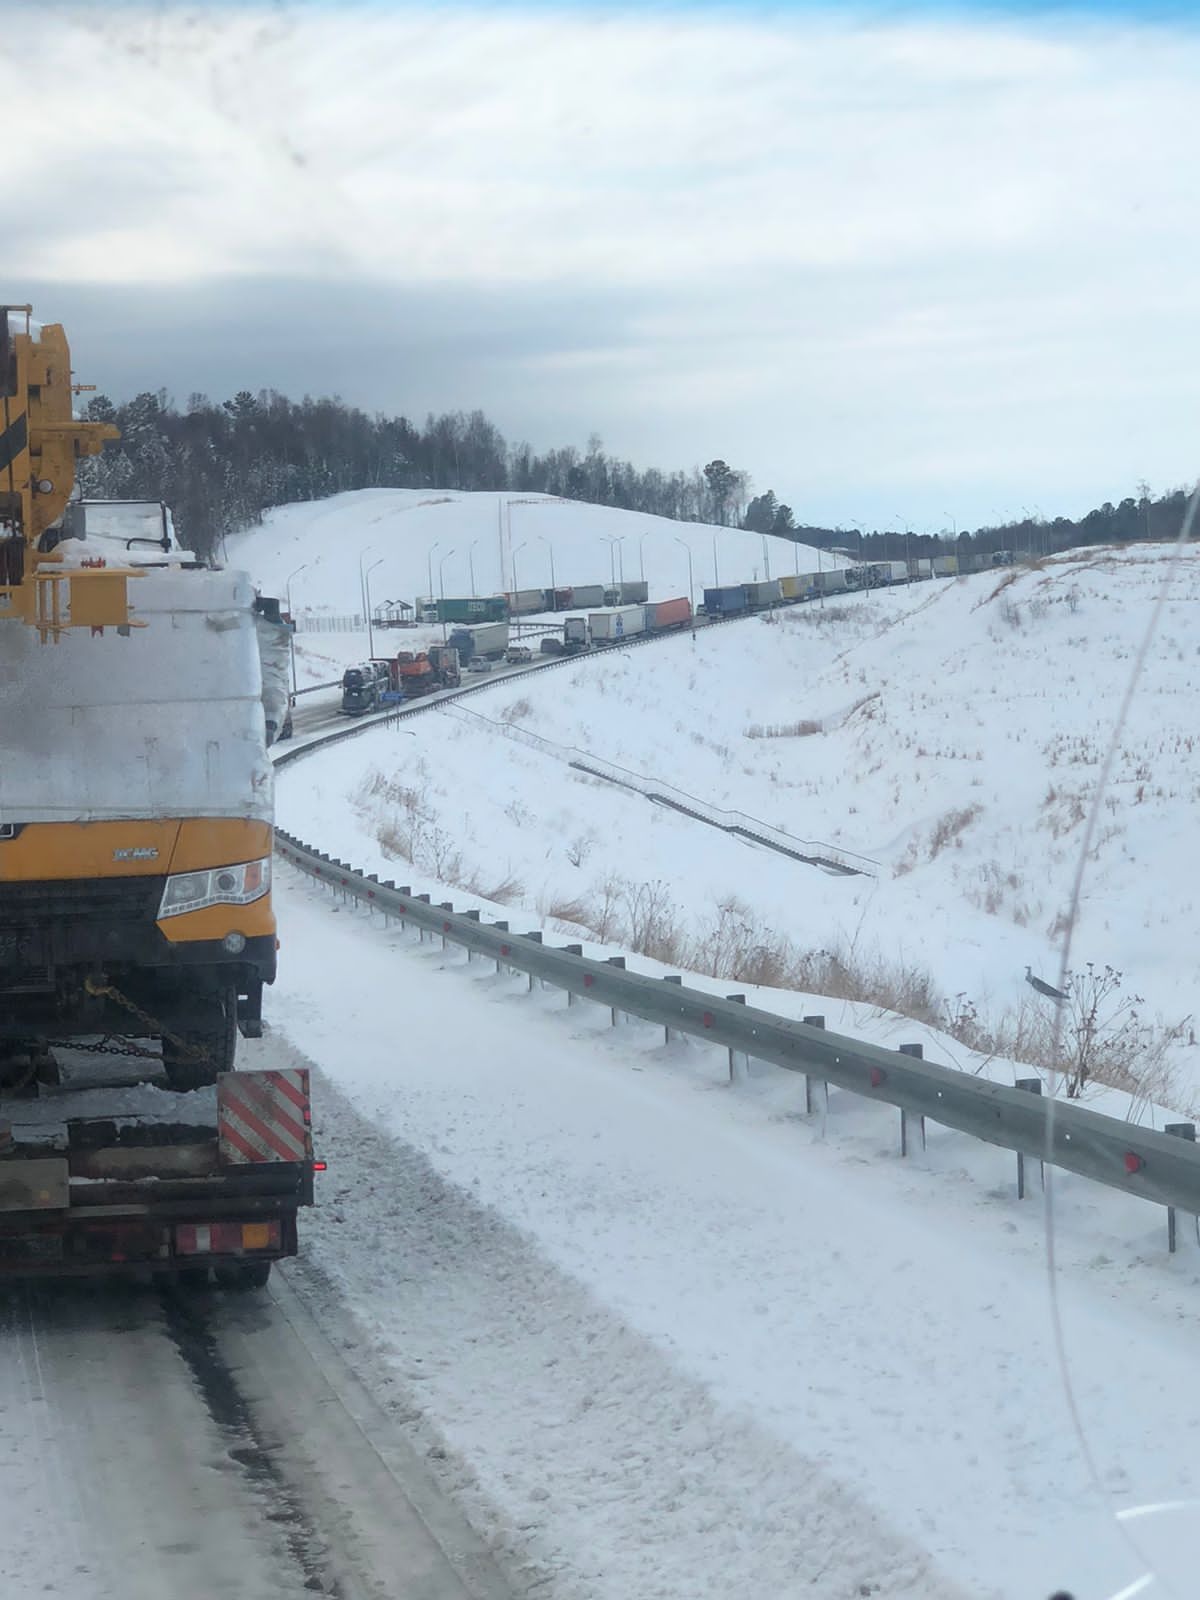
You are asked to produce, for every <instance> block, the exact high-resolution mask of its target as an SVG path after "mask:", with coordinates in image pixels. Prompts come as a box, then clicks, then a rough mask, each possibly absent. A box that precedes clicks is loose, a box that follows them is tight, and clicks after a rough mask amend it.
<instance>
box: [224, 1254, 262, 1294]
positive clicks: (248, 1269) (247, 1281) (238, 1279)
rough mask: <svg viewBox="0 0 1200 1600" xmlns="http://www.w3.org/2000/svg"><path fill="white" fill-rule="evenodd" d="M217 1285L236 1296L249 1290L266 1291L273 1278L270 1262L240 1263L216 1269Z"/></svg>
mask: <svg viewBox="0 0 1200 1600" xmlns="http://www.w3.org/2000/svg"><path fill="white" fill-rule="evenodd" d="M213 1272H214V1274H215V1276H216V1280H217V1284H218V1286H219V1287H220V1288H222V1289H229V1290H232V1291H233V1293H234V1294H244V1293H245V1292H246V1291H247V1290H249V1289H265V1288H266V1287H267V1280H268V1279H269V1278H270V1276H271V1263H270V1262H269V1261H239V1262H237V1263H235V1264H232V1265H229V1266H224V1267H214V1268H213Z"/></svg>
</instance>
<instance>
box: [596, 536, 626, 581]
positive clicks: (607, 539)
mask: <svg viewBox="0 0 1200 1600" xmlns="http://www.w3.org/2000/svg"><path fill="white" fill-rule="evenodd" d="M600 537H601V539H603V541H604V543H605V544H606V545H607V546H608V582H609V587H610V588H614V589H615V588H616V585H617V545H618V544H619V543H620V542H621V541H620V540H619V539H618V538H616V537H615V536H614V535H612V534H608V533H602V534H601V535H600Z"/></svg>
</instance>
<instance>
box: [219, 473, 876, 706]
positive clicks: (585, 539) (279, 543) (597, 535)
mask: <svg viewBox="0 0 1200 1600" xmlns="http://www.w3.org/2000/svg"><path fill="white" fill-rule="evenodd" d="M226 556H227V558H228V561H229V564H230V565H231V566H235V567H244V568H245V569H246V570H247V571H249V572H250V573H251V574H252V576H253V577H254V579H255V581H256V582H257V583H258V584H259V586H260V587H261V588H262V589H263V590H264V591H266V592H268V593H275V594H280V595H282V594H283V593H284V592H285V589H286V586H287V580H288V576H289V574H293V573H294V574H295V577H294V578H293V580H292V605H293V610H294V611H295V613H296V615H297V616H298V617H299V618H300V620H301V624H302V625H303V624H304V623H305V622H310V623H314V624H315V623H316V622H317V621H318V620H319V619H321V618H326V619H328V618H330V617H348V616H353V615H355V614H361V612H362V594H363V590H362V581H361V578H362V574H363V573H364V572H368V571H369V572H370V573H371V603H372V609H373V610H378V608H379V607H380V606H381V605H382V604H383V603H384V602H386V601H388V600H406V601H408V602H409V603H410V604H411V603H412V602H413V600H414V599H415V598H416V596H418V595H429V594H438V593H441V594H445V595H447V596H450V595H469V594H480V595H486V594H495V593H498V592H500V591H507V590H511V589H547V588H549V587H550V586H551V580H552V578H553V581H554V583H555V585H556V586H557V587H566V586H572V587H573V586H575V585H579V584H597V583H605V584H606V583H609V582H610V581H616V580H619V579H624V580H625V581H633V580H639V579H643V578H644V579H645V580H646V582H647V584H648V585H649V589H650V597H651V599H655V600H661V599H668V598H670V597H671V596H673V595H686V594H687V593H688V585H689V579H690V581H691V582H692V584H693V586H694V592H695V600H696V601H697V602H699V600H700V599H701V594H702V590H703V589H704V586H705V585H706V584H712V583H713V582H714V581H719V582H721V583H745V582H749V581H752V580H754V579H755V578H761V577H764V576H766V575H768V568H769V575H770V576H773V577H779V576H781V575H782V574H783V573H785V572H812V571H815V570H816V569H817V568H818V566H820V565H824V566H825V567H829V566H831V565H833V566H841V565H844V564H845V563H844V562H841V561H838V560H836V559H835V558H831V557H830V556H828V555H821V554H818V552H817V551H816V550H814V549H812V548H811V547H810V546H808V545H795V544H793V543H792V541H791V540H789V539H776V538H771V537H768V538H763V537H761V536H760V535H758V534H756V533H745V532H743V531H742V530H741V529H738V528H712V527H707V526H705V525H703V524H698V523H691V522H670V521H667V520H666V519H665V518H663V517H653V516H649V515H647V514H646V513H644V512H640V511H620V510H615V509H613V508H611V507H607V506H592V505H584V504H581V503H580V502H578V501H574V500H557V499H555V498H554V497H553V496H551V495H522V494H515V493H514V494H506V493H501V494H465V493H452V492H440V491H436V490H417V489H362V490H356V491H354V492H353V493H349V494H339V495H334V496H333V497H332V498H331V499H328V500H317V501H306V502H303V503H301V504H298V505H290V506H280V507H278V508H276V509H275V510H273V511H269V512H268V513H267V515H266V517H265V518H264V521H263V525H262V526H261V527H259V528H255V529H252V530H250V531H249V532H247V533H242V534H238V535H237V536H236V537H234V538H232V539H230V540H229V541H228V548H227V550H226ZM689 556H690V558H691V565H690V569H689ZM297 569H301V570H299V571H298V570H297ZM372 569H373V570H372ZM390 637H391V638H392V639H393V640H394V639H395V638H396V637H398V636H397V635H391V636H390ZM434 637H435V634H434V633H432V632H429V633H428V634H426V633H424V632H422V633H421V634H420V635H419V636H418V635H417V634H416V633H412V632H406V633H405V634H404V636H403V640H404V645H405V647H406V648H413V647H415V648H420V646H421V644H422V643H423V642H425V640H426V638H428V639H433V638H434ZM436 637H438V638H440V637H441V635H440V633H438V634H436ZM366 643H367V640H366V634H365V633H362V632H345V633H320V634H314V633H302V634H301V635H300V637H299V640H298V645H299V654H300V671H301V678H302V679H303V677H304V676H305V671H304V669H305V667H306V666H307V667H310V668H311V670H310V671H309V672H308V673H307V676H308V677H309V678H310V679H312V680H314V681H315V680H319V679H321V678H328V677H329V676H330V672H331V670H332V668H333V667H335V666H337V665H338V664H339V663H343V662H346V661H353V660H356V659H358V658H359V657H360V656H362V655H363V654H364V652H365V648H366Z"/></svg>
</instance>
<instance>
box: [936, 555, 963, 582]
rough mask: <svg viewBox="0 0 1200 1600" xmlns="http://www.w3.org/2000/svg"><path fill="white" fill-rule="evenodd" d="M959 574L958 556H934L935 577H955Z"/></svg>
mask: <svg viewBox="0 0 1200 1600" xmlns="http://www.w3.org/2000/svg"><path fill="white" fill-rule="evenodd" d="M957 574H958V557H957V556H934V558H933V575H934V577H935V578H953V577H956V576H957Z"/></svg>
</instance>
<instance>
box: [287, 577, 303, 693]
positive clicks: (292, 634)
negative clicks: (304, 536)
mask: <svg viewBox="0 0 1200 1600" xmlns="http://www.w3.org/2000/svg"><path fill="white" fill-rule="evenodd" d="M307 571H308V562H307V561H305V562H302V563H301V565H300V566H298V567H297V568H296V570H295V572H289V573H288V575H287V579H286V581H285V583H284V593H285V594H286V595H287V608H288V640H289V642H290V644H291V656H292V697H293V699H294V698H295V694H296V618H295V617H294V615H293V614H292V579H293V578H298V577H299V576H300V574H301V573H302V572H307Z"/></svg>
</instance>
